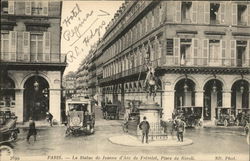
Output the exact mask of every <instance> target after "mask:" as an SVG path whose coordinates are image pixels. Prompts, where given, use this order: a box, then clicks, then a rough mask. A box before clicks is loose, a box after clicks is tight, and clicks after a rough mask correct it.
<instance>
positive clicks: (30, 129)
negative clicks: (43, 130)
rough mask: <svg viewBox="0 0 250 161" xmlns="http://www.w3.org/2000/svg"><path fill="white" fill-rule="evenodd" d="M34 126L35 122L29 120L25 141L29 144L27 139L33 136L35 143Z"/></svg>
mask: <svg viewBox="0 0 250 161" xmlns="http://www.w3.org/2000/svg"><path fill="white" fill-rule="evenodd" d="M36 134H37V132H36V124H35V121H34V120H33V119H30V121H29V132H28V135H27V141H28V143H29V139H30V137H31V136H32V135H33V136H34V141H36Z"/></svg>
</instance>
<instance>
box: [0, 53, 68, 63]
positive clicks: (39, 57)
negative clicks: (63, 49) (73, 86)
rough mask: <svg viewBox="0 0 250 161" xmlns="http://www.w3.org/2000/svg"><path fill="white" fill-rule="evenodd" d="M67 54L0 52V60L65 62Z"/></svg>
mask: <svg viewBox="0 0 250 161" xmlns="http://www.w3.org/2000/svg"><path fill="white" fill-rule="evenodd" d="M66 61H67V55H66V54H60V53H49V54H47V53H34V54H33V53H28V54H27V53H23V52H1V55H0V62H22V63H66Z"/></svg>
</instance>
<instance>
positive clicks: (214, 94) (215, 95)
mask: <svg viewBox="0 0 250 161" xmlns="http://www.w3.org/2000/svg"><path fill="white" fill-rule="evenodd" d="M222 85H223V84H222V82H221V81H219V80H217V79H212V80H209V81H208V82H207V83H206V84H205V86H204V101H203V102H204V105H203V107H204V109H203V111H204V112H203V118H204V120H211V119H212V118H214V117H215V115H216V114H215V112H216V110H215V109H216V108H217V107H218V106H222Z"/></svg>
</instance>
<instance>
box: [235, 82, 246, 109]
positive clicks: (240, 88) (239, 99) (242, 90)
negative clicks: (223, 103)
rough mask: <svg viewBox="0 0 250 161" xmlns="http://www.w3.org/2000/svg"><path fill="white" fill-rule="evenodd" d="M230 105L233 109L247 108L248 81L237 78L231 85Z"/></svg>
mask: <svg viewBox="0 0 250 161" xmlns="http://www.w3.org/2000/svg"><path fill="white" fill-rule="evenodd" d="M231 90H232V95H231V105H232V107H233V108H234V109H235V110H238V109H247V108H249V83H248V82H247V81H246V80H238V81H236V82H235V83H234V84H233V85H232V89H231Z"/></svg>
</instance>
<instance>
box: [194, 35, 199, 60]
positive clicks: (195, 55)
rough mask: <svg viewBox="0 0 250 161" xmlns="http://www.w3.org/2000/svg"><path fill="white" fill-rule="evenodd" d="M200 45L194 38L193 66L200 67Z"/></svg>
mask: <svg viewBox="0 0 250 161" xmlns="http://www.w3.org/2000/svg"><path fill="white" fill-rule="evenodd" d="M198 43H199V41H198V39H196V38H193V40H192V49H193V51H192V53H193V64H194V65H198V61H199V59H198V47H199V44H198Z"/></svg>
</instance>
